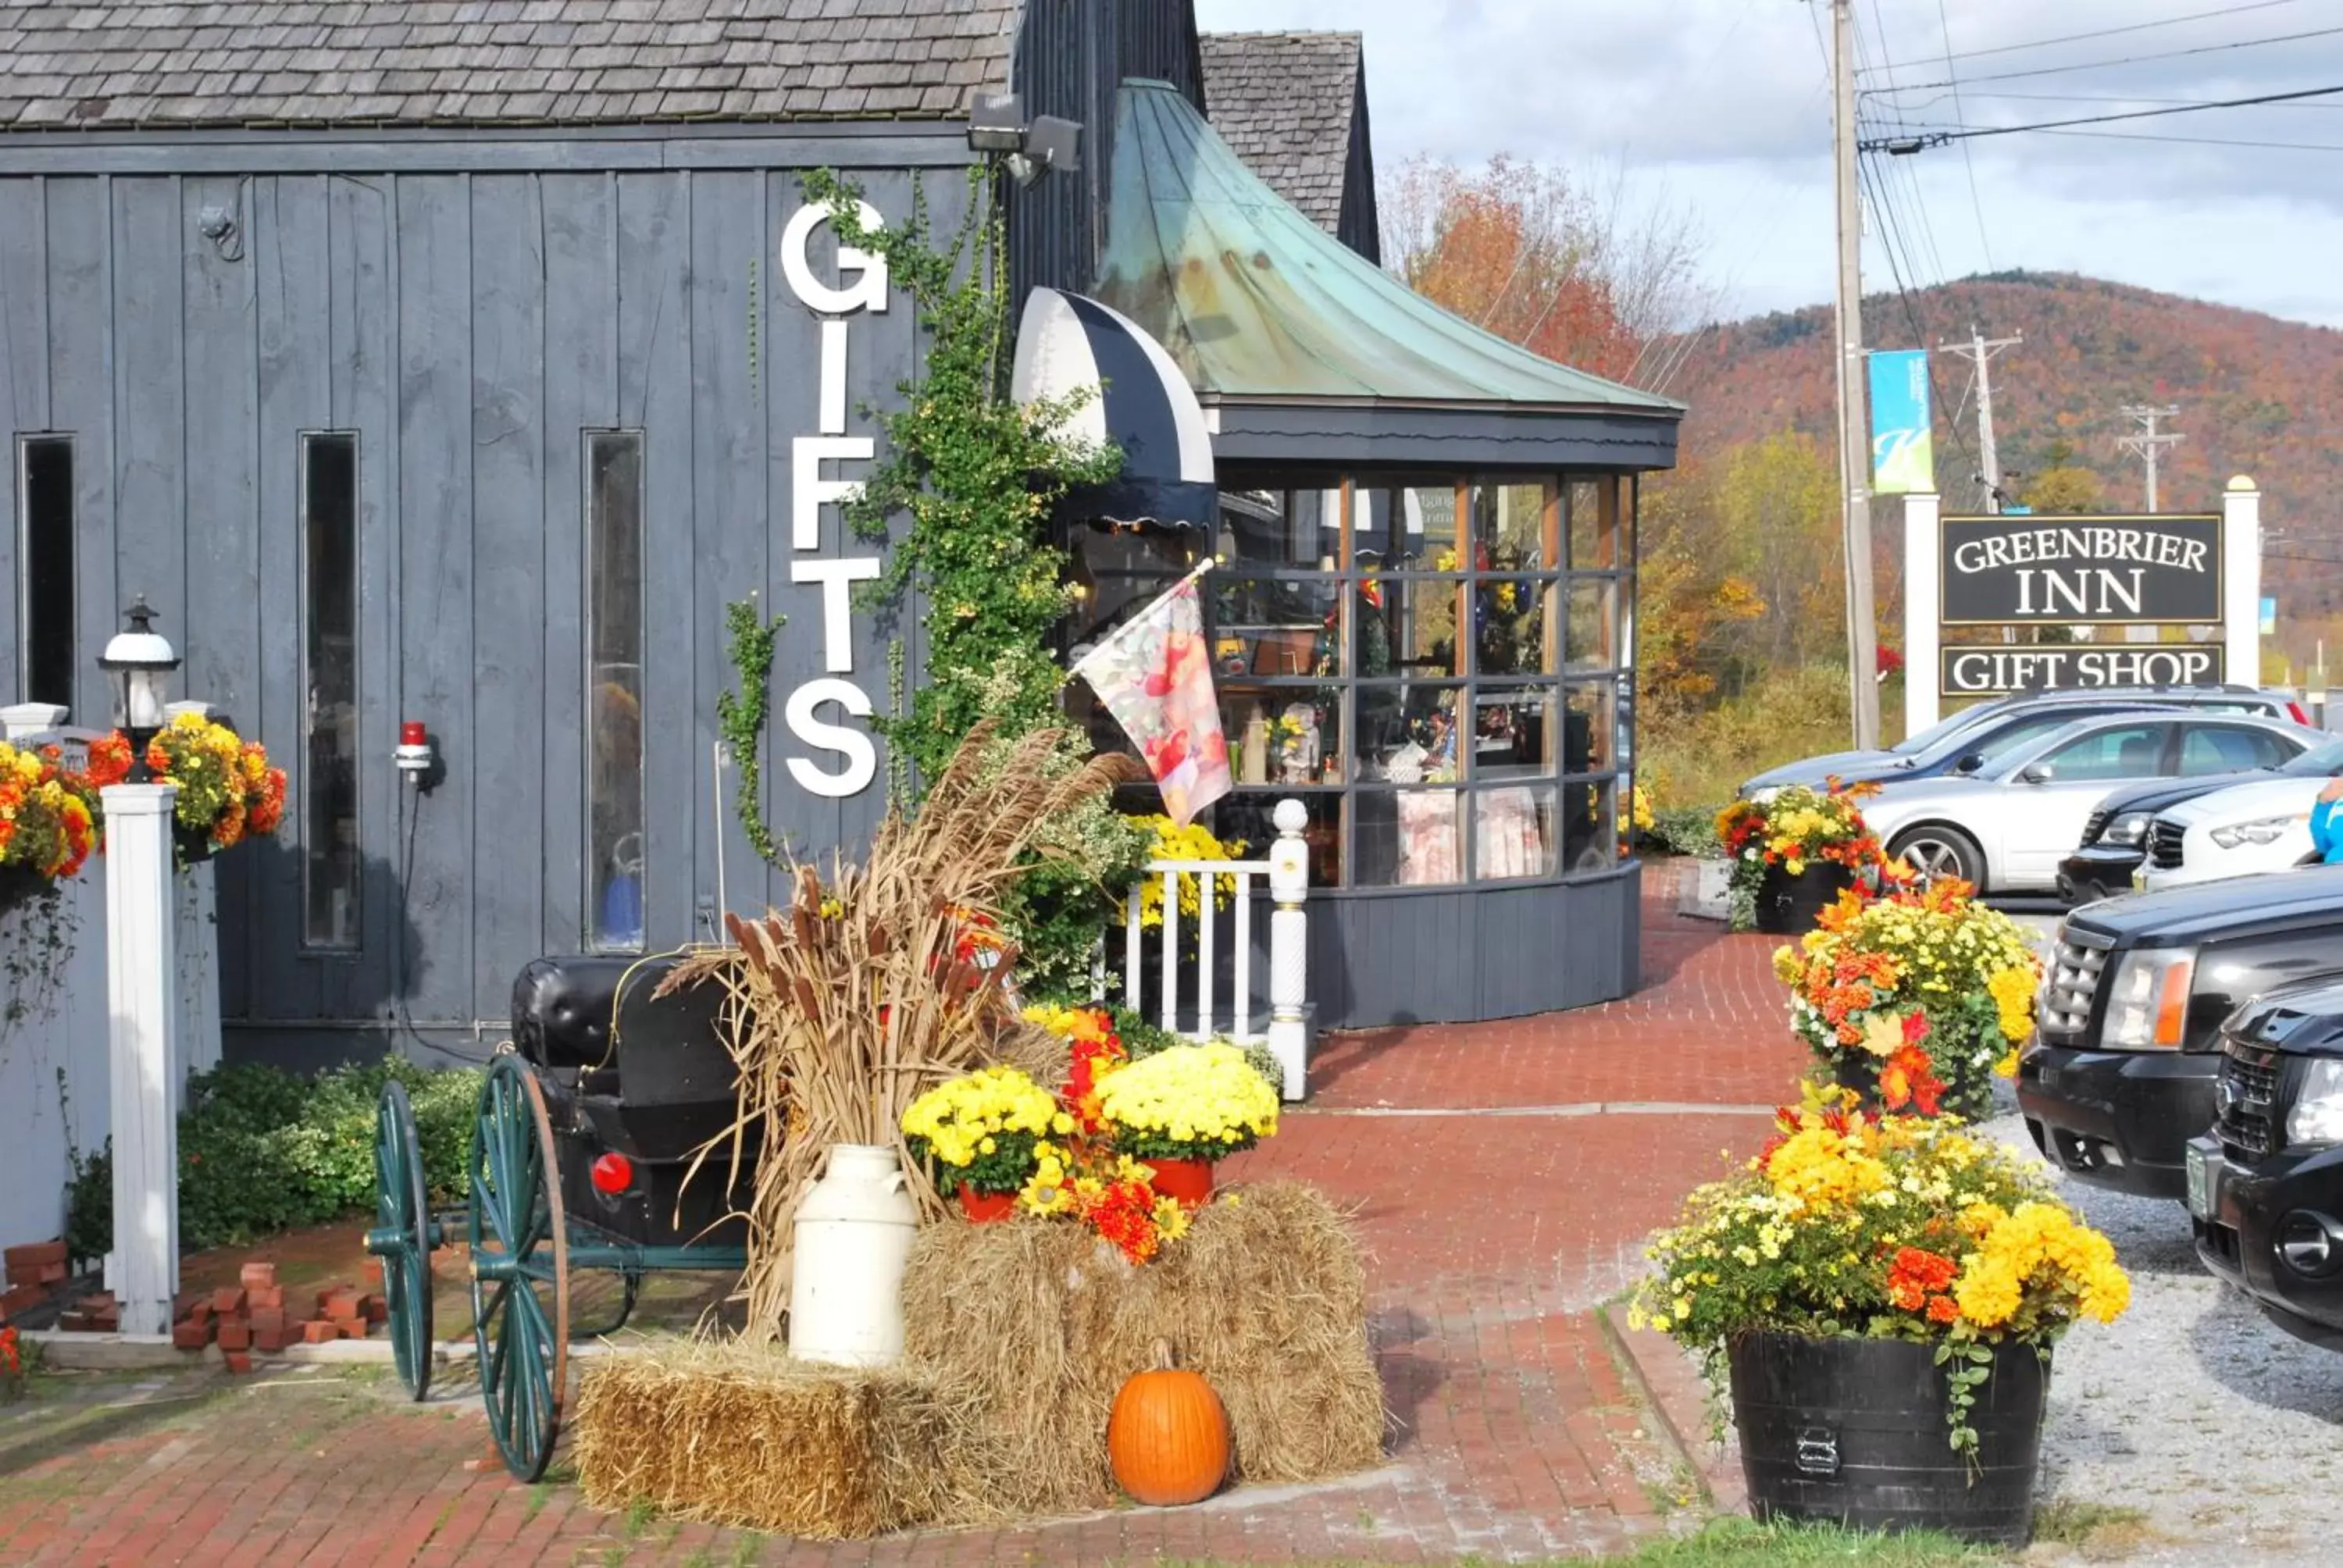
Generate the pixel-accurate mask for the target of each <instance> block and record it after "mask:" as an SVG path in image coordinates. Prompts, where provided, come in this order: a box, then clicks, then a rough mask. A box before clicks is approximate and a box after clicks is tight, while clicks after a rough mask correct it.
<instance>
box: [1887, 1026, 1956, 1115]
mask: <svg viewBox="0 0 2343 1568" xmlns="http://www.w3.org/2000/svg"><path fill="white" fill-rule="evenodd" d="M1906 1027H1907V1031H1908V1027H1909V1026H1908V1025H1907V1026H1906ZM1934 1065H1935V1064H1934V1063H1933V1062H1932V1061H1931V1060H1929V1057H1928V1053H1927V1052H1926V1051H1925V1050H1921V1049H1920V1048H1919V1047H1918V1046H1916V1045H1905V1046H1899V1047H1898V1048H1897V1049H1896V1050H1894V1051H1892V1052H1890V1053H1889V1055H1888V1058H1887V1060H1886V1061H1885V1062H1884V1063H1882V1064H1881V1066H1880V1069H1879V1099H1880V1103H1882V1104H1884V1105H1885V1106H1886V1107H1887V1109H1888V1110H1890V1111H1901V1110H1903V1109H1904V1108H1905V1107H1906V1105H1909V1106H1911V1107H1912V1108H1913V1109H1914V1110H1915V1111H1918V1112H1919V1113H1920V1114H1921V1115H1923V1116H1934V1115H1936V1108H1937V1105H1938V1103H1939V1097H1940V1096H1942V1095H1943V1094H1944V1092H1945V1085H1944V1082H1943V1081H1942V1080H1940V1079H1938V1078H1937V1077H1936V1073H1935V1072H1934V1071H1933V1070H1932V1069H1933V1067H1934Z"/></svg>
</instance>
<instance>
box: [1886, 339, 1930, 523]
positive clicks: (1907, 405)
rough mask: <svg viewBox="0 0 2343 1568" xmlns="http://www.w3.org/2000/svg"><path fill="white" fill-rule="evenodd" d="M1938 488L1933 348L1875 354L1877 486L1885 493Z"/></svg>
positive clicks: (1904, 492)
mask: <svg viewBox="0 0 2343 1568" xmlns="http://www.w3.org/2000/svg"><path fill="white" fill-rule="evenodd" d="M1871 488H1872V491H1873V493H1874V494H1875V495H1882V496H1903V495H1909V494H1911V493H1912V492H1914V491H1927V490H1933V489H1935V488H1936V443H1935V441H1934V440H1933V439H1932V438H1931V434H1930V427H1929V422H1928V351H1927V350H1926V349H1925V348H1899V349H1896V350H1894V351H1892V352H1885V353H1878V354H1874V355H1872V356H1871Z"/></svg>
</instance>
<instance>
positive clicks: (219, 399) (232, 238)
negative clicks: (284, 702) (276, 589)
mask: <svg viewBox="0 0 2343 1568" xmlns="http://www.w3.org/2000/svg"><path fill="white" fill-rule="evenodd" d="M246 188H247V187H246V183H245V182H241V181H237V180H233V179H226V178H212V179H193V180H188V181H186V182H185V183H184V184H183V185H182V186H181V187H180V208H179V215H178V217H179V232H180V233H181V234H182V235H184V236H186V256H185V261H184V263H183V265H182V266H181V269H180V278H179V282H180V313H181V320H182V322H183V323H184V329H185V331H186V347H185V354H186V359H185V364H186V386H187V402H186V430H185V437H184V441H183V446H182V450H181V457H180V467H181V472H182V475H183V483H184V485H185V487H186V508H187V511H186V518H187V528H186V570H187V586H186V594H187V600H186V604H187V608H186V617H187V618H186V628H185V630H186V639H185V641H184V642H182V643H181V644H180V658H181V659H182V661H183V662H182V663H181V665H180V667H179V668H180V683H181V689H182V690H184V691H185V692H186V694H187V695H188V696H189V697H191V698H195V699H199V700H201V701H205V702H208V703H211V704H212V705H213V706H214V707H216V708H219V709H224V710H225V711H226V714H227V715H228V717H229V719H231V720H232V721H233V722H234V723H235V725H236V729H237V730H238V732H239V733H241V734H243V735H245V736H247V737H249V738H251V739H257V740H259V741H261V742H262V743H263V744H265V745H266V746H267V747H268V748H269V749H270V750H271V751H272V752H273V753H277V754H282V753H284V752H286V751H288V750H290V749H293V746H294V736H293V734H292V733H290V732H287V731H284V730H272V729H270V728H269V726H268V723H267V715H266V712H265V711H263V709H262V707H261V699H260V669H261V649H260V619H259V617H258V616H256V614H255V613H254V611H255V608H256V606H257V605H258V603H259V597H260V555H259V550H260V532H259V521H260V518H259V510H258V506H259V492H258V478H259V477H258V475H257V474H256V472H255V471H254V465H255V463H256V460H257V457H258V453H257V449H256V448H257V443H258V439H259V418H260V409H259V401H260V394H259V379H260V372H259V367H258V363H257V360H258V354H259V346H258V343H257V341H256V337H255V328H256V321H255V307H256V303H257V302H256V298H255V296H254V289H255V286H256V268H255V266H254V264H253V258H252V256H251V234H252V227H253V223H252V217H253V215H252V212H251V210H250V206H249V203H248V202H247V201H246ZM206 207H220V208H225V209H226V211H227V212H229V213H231V214H233V215H234V218H235V222H236V228H235V229H234V230H233V231H232V232H231V233H230V234H228V235H226V236H222V239H221V240H220V241H219V242H215V241H213V240H210V239H206V238H205V237H204V236H202V235H201V234H200V233H199V232H198V230H197V224H198V223H199V221H200V220H201V216H202V214H203V212H204V209H205V208H206ZM280 852H281V851H280V849H279V848H278V846H277V844H275V843H272V842H269V841H266V840H256V842H255V843H254V844H253V845H252V846H250V847H249V848H247V849H245V850H244V851H243V852H241V853H238V854H235V855H229V856H226V857H223V858H222V859H221V860H220V861H219V862H218V866H217V869H216V871H215V872H214V876H215V879H216V906H215V908H216V916H217V921H218V930H217V933H216V937H215V939H214V942H213V950H214V951H215V952H216V953H217V954H218V957H219V971H220V974H219V984H220V1004H221V1007H222V1008H223V1009H224V1010H225V1009H226V1006H227V1004H228V999H229V998H230V997H234V998H235V999H236V1002H237V1004H238V1007H239V1010H240V1009H241V1007H242V1005H243V1003H244V1001H245V999H246V984H245V981H246V973H247V970H248V966H249V964H250V962H251V952H252V943H251V941H250V937H251V934H252V933H251V922H252V919H253V914H254V900H255V898H256V889H257V886H258V880H259V877H260V876H261V875H262V874H265V872H266V869H267V868H266V867H265V866H263V865H260V864H256V862H257V861H260V860H261V859H264V858H266V859H275V858H276V856H277V855H278V854H279V853H280Z"/></svg>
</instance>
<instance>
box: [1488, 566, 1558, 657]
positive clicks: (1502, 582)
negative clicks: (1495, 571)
mask: <svg viewBox="0 0 2343 1568" xmlns="http://www.w3.org/2000/svg"><path fill="white" fill-rule="evenodd" d="M1557 591H1558V590H1557V588H1555V586H1554V581H1553V579H1552V578H1546V579H1544V580H1540V579H1538V578H1500V579H1496V580H1492V579H1490V578H1482V579H1481V580H1480V581H1479V582H1477V583H1475V584H1473V623H1474V625H1475V626H1476V627H1478V628H1479V631H1480V637H1479V643H1478V647H1477V648H1476V650H1475V651H1476V654H1477V656H1478V657H1479V658H1480V661H1481V662H1480V665H1479V666H1478V668H1479V671H1480V673H1481V674H1483V675H1551V674H1553V673H1554V662H1555V659H1556V658H1557V656H1558V654H1559V652H1560V650H1559V649H1558V648H1555V647H1554V640H1553V621H1552V619H1551V618H1550V615H1549V607H1550V606H1551V605H1552V603H1553V601H1554V595H1555V593H1556V592H1557Z"/></svg>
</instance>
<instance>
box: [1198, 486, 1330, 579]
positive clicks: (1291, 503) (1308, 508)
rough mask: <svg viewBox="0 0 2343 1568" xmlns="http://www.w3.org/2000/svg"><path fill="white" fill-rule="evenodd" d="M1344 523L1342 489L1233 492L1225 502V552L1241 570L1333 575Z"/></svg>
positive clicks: (1223, 498) (1224, 498)
mask: <svg viewBox="0 0 2343 1568" xmlns="http://www.w3.org/2000/svg"><path fill="white" fill-rule="evenodd" d="M1221 538H1222V550H1223V551H1224V552H1225V553H1226V554H1227V556H1228V557H1229V558H1230V560H1231V561H1232V562H1233V563H1235V564H1238V565H1245V564H1251V565H1255V566H1265V567H1319V566H1322V567H1324V568H1327V569H1329V570H1332V568H1333V567H1334V565H1335V563H1336V554H1337V549H1338V547H1339V546H1340V544H1341V542H1342V490H1341V488H1340V487H1329V488H1326V489H1319V490H1243V491H1229V492H1225V493H1223V494H1222V497H1221Z"/></svg>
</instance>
